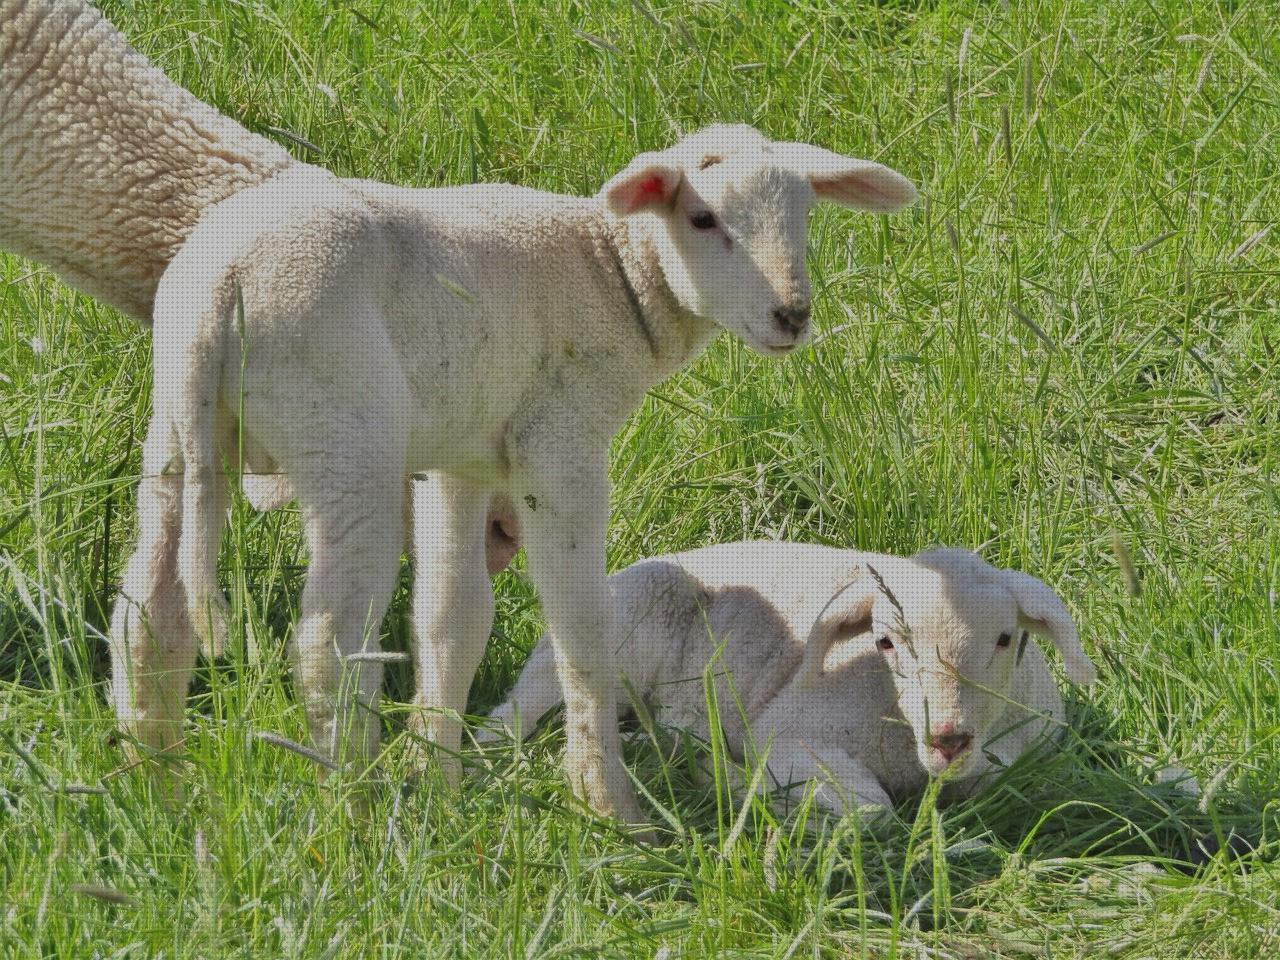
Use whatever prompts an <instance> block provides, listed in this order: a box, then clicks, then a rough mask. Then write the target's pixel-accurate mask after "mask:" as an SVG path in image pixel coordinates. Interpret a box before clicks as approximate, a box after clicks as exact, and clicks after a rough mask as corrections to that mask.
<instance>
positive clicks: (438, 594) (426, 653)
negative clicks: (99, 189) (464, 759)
mask: <svg viewBox="0 0 1280 960" xmlns="http://www.w3.org/2000/svg"><path fill="white" fill-rule="evenodd" d="M412 486H413V553H414V578H413V579H414V585H413V632H414V662H415V673H416V677H415V681H416V691H415V694H414V701H413V705H414V707H415V708H417V709H416V710H415V711H414V713H413V714H412V715H411V718H410V725H411V728H413V729H416V730H417V731H418V732H419V733H421V734H422V735H423V736H425V737H426V738H427V739H428V740H430V741H431V742H432V743H434V744H436V745H437V746H438V747H440V748H441V749H440V751H439V760H440V764H441V766H442V768H443V769H444V772H445V776H446V778H447V779H448V780H449V781H450V782H451V783H455V784H456V782H457V780H458V777H459V775H460V773H461V767H460V764H459V763H458V759H457V754H458V752H459V751H460V750H461V747H462V724H461V722H460V720H459V719H458V716H457V715H458V714H461V713H462V712H463V711H464V710H465V709H466V706H467V693H468V692H469V691H470V689H471V682H472V680H473V679H474V678H475V673H476V669H477V668H478V667H479V666H480V661H481V659H482V658H483V657H484V648H485V643H486V642H487V641H488V639H489V631H490V630H491V628H492V627H493V612H494V603H493V589H492V588H491V587H490V585H489V577H488V573H487V570H486V559H485V553H486V536H485V523H486V516H487V513H488V510H489V501H490V492H489V491H487V490H485V489H483V488H479V487H475V486H474V485H472V484H469V483H466V482H465V481H462V480H458V479H456V478H453V477H449V476H445V475H443V474H439V473H432V474H428V475H427V476H426V477H425V478H423V479H417V480H414V481H413V485H412ZM504 566H505V564H504Z"/></svg>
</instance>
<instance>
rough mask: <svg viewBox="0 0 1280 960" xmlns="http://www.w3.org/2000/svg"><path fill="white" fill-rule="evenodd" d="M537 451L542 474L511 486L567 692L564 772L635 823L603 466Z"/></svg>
mask: <svg viewBox="0 0 1280 960" xmlns="http://www.w3.org/2000/svg"><path fill="white" fill-rule="evenodd" d="M539 453H540V459H539V462H540V463H541V464H544V465H545V471H544V472H542V473H541V474H540V475H536V476H524V477H517V478H516V485H515V486H514V487H513V490H514V491H515V492H516V493H517V502H516V506H517V509H518V510H519V511H520V514H519V519H520V525H521V530H522V531H523V539H524V544H525V550H526V552H527V554H528V557H529V568H530V572H531V573H532V574H533V580H534V584H535V585H536V586H537V588H538V595H539V596H540V597H541V599H542V609H543V613H544V614H545V616H546V620H547V625H548V627H549V628H550V634H551V638H552V642H553V643H554V644H555V653H556V668H557V671H558V673H559V676H560V685H561V688H562V690H563V692H564V703H565V740H566V745H565V746H566V749H565V770H566V773H567V775H568V779H569V784H570V786H571V788H572V789H573V790H574V792H575V793H576V794H577V795H578V796H579V797H581V798H582V799H583V800H584V801H586V803H587V804H588V805H589V806H590V807H591V809H593V810H594V811H596V812H597V813H599V814H601V815H604V816H614V817H617V818H619V819H620V820H623V821H624V822H627V823H642V822H644V821H643V819H642V817H641V815H640V808H639V806H638V805H637V803H636V800H635V794H634V792H633V791H632V788H631V782H630V779H629V778H628V776H627V771H626V769H625V768H624V767H623V764H622V745H621V738H620V737H619V734H618V709H617V699H616V692H615V684H616V677H617V666H616V664H615V662H614V660H613V656H612V654H613V651H614V650H615V649H616V646H617V637H618V629H617V624H616V621H615V617H614V611H613V604H612V602H611V601H610V591H609V583H608V578H607V577H606V574H605V553H604V545H605V532H606V527H607V525H608V519H609V485H608V472H607V464H606V463H605V459H604V456H603V455H601V456H594V457H593V456H584V452H583V450H582V449H581V448H577V449H569V450H563V449H550V450H543V451H539Z"/></svg>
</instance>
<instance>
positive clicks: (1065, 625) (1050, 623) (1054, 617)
mask: <svg viewBox="0 0 1280 960" xmlns="http://www.w3.org/2000/svg"><path fill="white" fill-rule="evenodd" d="M1000 581H1001V582H1002V583H1003V584H1004V586H1005V588H1006V589H1007V590H1008V591H1009V592H1010V593H1012V594H1013V598H1014V600H1016V601H1017V603H1018V622H1019V624H1020V625H1021V626H1022V627H1023V629H1025V630H1030V631H1032V632H1033V633H1039V634H1041V635H1043V636H1045V637H1048V638H1049V640H1050V641H1052V643H1053V645H1054V646H1055V647H1057V648H1058V652H1059V653H1061V654H1062V665H1063V667H1065V668H1066V673H1067V679H1068V680H1070V681H1071V682H1072V683H1080V684H1085V683H1093V681H1094V680H1096V679H1097V678H1098V672H1097V670H1095V669H1094V666H1093V661H1092V660H1090V659H1089V655H1088V654H1087V653H1085V652H1084V647H1082V646H1081V645H1080V636H1079V634H1077V633H1076V624H1075V621H1074V620H1072V619H1071V614H1070V613H1069V612H1068V611H1067V607H1066V604H1064V603H1063V602H1062V601H1061V600H1060V599H1059V598H1058V595H1057V594H1056V593H1054V592H1053V591H1052V590H1050V589H1049V588H1048V587H1047V586H1045V585H1044V584H1043V583H1041V582H1040V581H1039V580H1037V579H1036V578H1035V577H1033V576H1031V575H1030V574H1026V573H1022V572H1021V571H1019V570H1001V571H1000Z"/></svg>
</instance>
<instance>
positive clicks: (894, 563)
mask: <svg viewBox="0 0 1280 960" xmlns="http://www.w3.org/2000/svg"><path fill="white" fill-rule="evenodd" d="M610 585H611V587H612V588H613V602H614V607H615V611H616V613H615V616H616V617H617V619H618V621H619V622H620V623H621V624H622V627H621V630H620V635H619V645H618V646H617V647H616V648H615V649H614V650H612V651H611V654H612V657H611V660H612V663H613V664H614V669H615V671H616V676H617V677H618V685H617V686H616V687H615V690H616V692H617V695H618V697H619V700H620V701H622V702H624V703H625V702H626V694H625V693H624V692H623V691H624V689H625V688H626V687H627V686H630V688H631V689H632V690H634V691H635V692H636V693H637V694H639V695H642V696H644V697H645V698H646V699H647V700H649V701H651V703H652V704H653V705H654V706H655V707H656V708H657V710H656V712H657V716H658V718H659V720H660V722H662V723H663V724H664V725H668V726H671V727H674V728H678V729H686V730H691V731H693V732H695V733H697V734H700V735H702V736H706V735H707V734H708V721H707V706H706V705H707V691H706V690H705V688H704V682H703V677H704V674H705V673H706V671H707V668H708V666H710V675H711V676H712V677H714V681H713V683H714V689H715V700H716V702H717V704H718V713H719V720H720V725H721V729H722V730H723V732H724V736H725V741H726V744H727V746H728V748H729V750H730V752H731V753H732V754H733V755H734V756H735V757H737V758H739V759H742V758H744V757H745V758H747V759H748V760H750V758H751V757H752V755H753V754H755V753H756V752H757V751H759V752H761V753H763V754H764V755H765V756H766V757H767V760H766V769H767V773H768V776H769V779H770V780H771V781H772V783H773V784H774V785H775V786H777V787H783V788H786V787H795V788H796V789H799V788H802V787H804V786H805V785H806V782H807V781H810V780H816V781H817V783H818V786H817V789H816V793H815V797H816V799H817V801H818V802H819V803H820V804H821V805H822V806H824V807H826V808H827V809H829V810H833V811H835V812H838V813H839V812H845V811H847V810H849V809H850V808H852V807H866V806H875V807H879V806H884V805H887V804H888V803H889V795H890V794H891V793H898V792H901V791H910V790H916V789H919V788H921V787H922V786H923V785H924V784H925V783H926V781H927V780H928V777H929V775H930V774H933V775H939V774H943V773H946V774H947V776H948V777H949V778H950V780H951V782H952V783H953V784H958V785H960V786H962V787H972V786H973V785H974V784H976V782H977V781H978V779H979V778H980V777H982V776H983V775H984V774H986V773H988V772H989V771H991V770H992V769H999V768H1003V767H1006V766H1008V765H1009V764H1011V763H1012V762H1013V761H1014V760H1015V759H1017V757H1019V756H1020V755H1021V754H1022V753H1023V752H1025V751H1026V750H1027V749H1028V748H1029V747H1030V746H1032V745H1033V744H1034V743H1035V742H1036V741H1037V739H1038V738H1040V737H1042V736H1045V735H1047V736H1050V737H1052V736H1056V735H1057V734H1059V733H1061V730H1062V727H1063V724H1064V721H1065V712H1064V709H1063V703H1062V697H1061V695H1060V694H1059V692H1058V688H1057V686H1056V684H1055V683H1054V680H1053V677H1052V675H1051V673H1050V671H1049V667H1048V663H1047V661H1046V660H1045V657H1044V655H1043V653H1041V651H1040V649H1039V648H1038V647H1037V646H1036V645H1035V644H1030V645H1028V643H1027V632H1028V631H1030V632H1032V633H1037V634H1040V635H1042V636H1044V637H1046V638H1047V639H1048V640H1049V641H1051V642H1052V643H1053V644H1054V645H1055V646H1056V647H1057V648H1058V650H1059V652H1060V653H1061V655H1062V660H1063V666H1064V668H1065V672H1066V675H1067V677H1068V678H1069V679H1071V680H1072V681H1074V682H1076V683H1090V682H1091V681H1092V680H1093V679H1094V669H1093V665H1092V663H1091V662H1090V661H1089V658H1088V657H1087V656H1086V655H1085V652H1084V650H1083V649H1082V648H1081V646H1080V642H1079V639H1078V637H1077V635H1076V629H1075V625H1074V623H1073V622H1072V619H1071V616H1070V614H1069V613H1068V612H1067V610H1066V608H1065V607H1064V606H1063V604H1062V601H1061V600H1059V599H1058V597H1057V596H1056V595H1055V594H1054V593H1053V591H1052V590H1050V589H1049V588H1048V587H1047V586H1045V585H1044V584H1043V583H1042V582H1040V581H1039V580H1037V579H1035V578H1034V577H1031V576H1028V575H1027V574H1024V573H1019V572H1016V571H1012V570H1000V569H997V568H995V567H992V566H990V565H989V564H987V563H986V562H984V561H983V560H982V559H981V558H979V557H978V556H976V555H975V554H973V553H970V552H969V551H967V550H961V549H955V548H938V549H933V550H928V551H925V552H924V553H920V554H917V555H916V556H914V557H910V558H903V557H895V556H885V555H882V554H873V553H860V552H856V551H851V550H837V549H834V548H830V547H822V546H812V545H807V544H797V543H773V542H755V543H729V544H721V545H718V546H713V547H706V548H703V549H699V550H692V551H689V552H687V553H680V554H676V555H674V556H667V557H659V558H656V559H652V560H643V561H641V562H639V563H636V564H634V565H633V566H631V567H628V568H627V569H625V570H623V571H621V572H619V573H616V574H614V575H613V576H612V577H611V578H610ZM623 678H625V681H624V680H623ZM560 702H561V697H560V690H559V685H558V684H557V683H556V677H555V650H554V646H553V643H552V639H551V637H549V636H548V637H544V638H543V639H542V640H541V641H540V642H539V643H538V645H537V647H535V649H534V651H533V654H532V655H531V657H530V659H529V663H528V665H527V666H526V667H525V668H524V671H523V672H522V673H521V675H520V679H519V680H518V681H517V683H516V685H515V688H514V689H513V690H512V691H511V696H510V699H508V700H507V701H506V702H505V703H503V704H501V705H500V706H498V707H497V708H495V709H494V711H493V714H492V716H493V718H494V719H495V720H496V721H498V722H499V724H500V725H501V727H502V728H504V729H505V730H507V731H508V732H511V731H518V732H519V733H520V735H521V736H525V735H528V734H529V733H530V732H531V730H532V728H533V726H534V724H536V722H537V721H538V719H539V718H540V717H541V716H542V715H543V714H545V713H546V712H547V711H549V710H551V709H552V708H553V707H555V706H558V705H559V704H560ZM483 736H484V737H485V738H486V739H492V738H493V737H494V736H495V733H494V731H492V730H490V731H487V732H486V733H485V734H484V735H483Z"/></svg>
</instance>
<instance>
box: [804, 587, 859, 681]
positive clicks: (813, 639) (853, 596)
mask: <svg viewBox="0 0 1280 960" xmlns="http://www.w3.org/2000/svg"><path fill="white" fill-rule="evenodd" d="M875 598H876V584H875V582H874V581H873V580H872V578H871V577H870V576H868V575H867V573H866V572H865V571H862V572H859V573H858V574H857V575H856V576H855V578H854V579H853V580H852V581H850V582H849V583H848V584H847V585H845V586H844V587H843V588H842V589H841V590H840V591H839V592H837V593H836V594H835V596H833V597H832V598H831V599H830V600H828V601H827V603H826V606H824V607H823V608H822V611H821V612H820V613H819V614H818V619H817V620H816V621H815V622H814V624H813V628H812V629H811V630H810V631H809V639H808V640H807V641H806V642H805V646H804V659H803V660H802V661H801V664H800V673H801V674H803V675H804V676H805V677H806V678H808V679H810V680H816V679H818V678H819V677H821V676H822V674H823V672H824V670H825V668H826V663H827V658H828V656H829V655H830V654H831V653H832V651H833V650H834V649H835V648H836V647H837V646H838V645H839V644H840V643H841V642H842V641H845V640H851V639H853V638H854V637H860V636H862V634H864V633H867V632H868V631H869V630H870V629H871V609H872V606H873V605H874V603H875ZM837 659H838V657H837Z"/></svg>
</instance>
